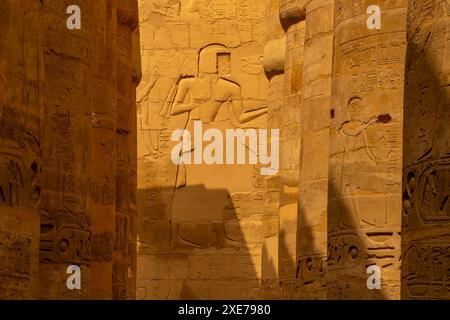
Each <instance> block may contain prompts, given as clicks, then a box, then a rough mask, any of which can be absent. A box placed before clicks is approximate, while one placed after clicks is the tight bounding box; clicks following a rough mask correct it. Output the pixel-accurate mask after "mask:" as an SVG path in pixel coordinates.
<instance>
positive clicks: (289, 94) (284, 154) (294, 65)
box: [279, 0, 305, 298]
mask: <svg viewBox="0 0 450 320" xmlns="http://www.w3.org/2000/svg"><path fill="white" fill-rule="evenodd" d="M280 20H281V23H282V25H283V27H284V29H285V31H286V60H285V66H284V97H285V99H284V107H283V109H282V115H281V119H282V120H281V132H280V136H281V144H280V176H281V184H280V187H281V199H280V212H279V214H280V218H279V221H280V231H279V232H280V239H279V280H280V283H281V286H282V291H283V293H282V294H283V297H284V298H294V297H295V294H296V287H297V281H296V267H297V263H296V260H297V231H298V228H297V223H298V219H297V218H298V204H297V201H298V199H297V196H298V184H299V180H298V178H299V156H300V150H299V149H300V109H301V105H302V89H303V50H304V37H305V23H304V20H305V1H303V0H282V1H280Z"/></svg>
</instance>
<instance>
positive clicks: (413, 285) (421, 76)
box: [402, 0, 450, 299]
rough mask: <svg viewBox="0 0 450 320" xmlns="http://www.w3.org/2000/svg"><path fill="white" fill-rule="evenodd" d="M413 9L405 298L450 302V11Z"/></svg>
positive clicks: (434, 5)
mask: <svg viewBox="0 0 450 320" xmlns="http://www.w3.org/2000/svg"><path fill="white" fill-rule="evenodd" d="M408 4H409V11H408V50H407V61H406V82H405V83H406V84H405V115H404V147H403V156H404V163H403V167H404V172H403V225H402V255H403V256H402V298H405V299H449V298H450V294H449V291H448V284H449V281H450V278H449V275H448V267H449V253H450V251H449V250H450V249H449V248H450V242H449V241H450V238H449V236H450V204H449V197H450V174H449V173H450V171H449V164H450V162H449V160H450V159H449V155H450V153H449V139H450V129H449V121H450V109H449V105H450V98H449V97H450V87H449V80H450V78H449V73H450V62H449V59H448V57H449V55H450V52H449V44H450V38H449V35H450V31H449V30H450V29H449V28H450V17H449V14H450V11H449V9H450V8H449V3H448V1H439V0H434V1H423V2H420V1H409V3H408ZM446 288H447V289H446Z"/></svg>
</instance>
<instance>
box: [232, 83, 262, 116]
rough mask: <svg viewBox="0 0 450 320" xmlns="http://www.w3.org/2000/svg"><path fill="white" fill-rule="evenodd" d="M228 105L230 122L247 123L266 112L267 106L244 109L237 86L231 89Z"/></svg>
mask: <svg viewBox="0 0 450 320" xmlns="http://www.w3.org/2000/svg"><path fill="white" fill-rule="evenodd" d="M230 107H231V110H230V111H231V112H230V116H231V120H232V122H237V123H239V124H243V123H247V122H249V121H252V120H254V119H257V118H259V117H261V116H262V115H264V114H266V113H267V106H260V107H256V108H255V107H253V108H252V109H249V110H245V107H244V103H243V102H242V95H241V88H239V87H238V86H236V87H233V89H232V91H231V96H230ZM234 125H236V124H234Z"/></svg>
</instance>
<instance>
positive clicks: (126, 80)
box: [113, 0, 138, 299]
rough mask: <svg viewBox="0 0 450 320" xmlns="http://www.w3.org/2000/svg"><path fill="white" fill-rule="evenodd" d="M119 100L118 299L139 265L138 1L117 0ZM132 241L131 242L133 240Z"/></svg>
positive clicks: (128, 292)
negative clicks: (135, 33)
mask: <svg viewBox="0 0 450 320" xmlns="http://www.w3.org/2000/svg"><path fill="white" fill-rule="evenodd" d="M117 5H118V8H117V10H118V12H117V23H118V24H117V32H116V46H117V47H116V49H117V61H116V63H117V82H116V85H117V101H116V110H117V113H116V121H117V122H116V126H117V127H116V152H117V153H116V154H117V158H116V232H115V239H114V252H113V294H114V298H115V299H128V298H133V297H134V296H135V293H134V286H135V285H133V284H132V285H131V286H129V283H128V282H129V277H130V280H131V282H133V283H134V281H135V280H134V279H135V274H136V270H135V266H136V254H135V243H136V188H137V182H136V180H137V179H136V161H137V154H136V126H137V124H136V85H137V82H138V80H137V79H136V77H135V76H134V75H133V71H134V68H133V64H132V61H133V54H134V52H133V42H132V38H133V31H134V30H135V29H136V27H137V25H138V6H137V1H134V0H133V1H125V0H118V1H117ZM130 240H131V241H130Z"/></svg>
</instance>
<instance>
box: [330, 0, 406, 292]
mask: <svg viewBox="0 0 450 320" xmlns="http://www.w3.org/2000/svg"><path fill="white" fill-rule="evenodd" d="M377 3H378V6H379V8H380V9H381V11H380V12H381V29H379V30H377V29H369V28H368V24H367V20H368V19H369V17H370V14H367V10H368V7H369V6H370V5H372V1H359V2H358V4H355V3H354V2H353V1H346V0H340V1H336V7H335V29H334V37H335V44H334V68H333V69H334V70H333V93H332V109H331V114H330V115H331V118H332V121H331V126H330V127H331V128H330V131H331V133H330V139H331V140H330V165H329V189H328V192H329V196H328V199H329V200H328V202H329V203H328V280H329V283H328V287H329V292H328V293H329V298H331V299H374V298H376V299H398V298H399V297H400V292H399V291H400V290H399V289H400V272H399V268H400V219H401V218H400V217H401V215H400V212H401V161H402V159H401V158H402V157H401V151H402V111H403V76H404V71H403V70H404V54H405V28H406V26H405V21H406V20H405V12H406V10H405V1H387V0H383V1H378V2H377ZM369 266H374V267H372V268H375V269H376V270H372V269H368V267H369ZM368 270H369V272H370V273H371V274H372V275H373V274H374V273H375V272H376V271H380V273H379V275H380V276H381V289H380V290H376V289H372V290H371V289H369V287H368V285H367V278H368V276H369V275H368V274H367V271H368ZM372 284H374V283H372Z"/></svg>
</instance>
